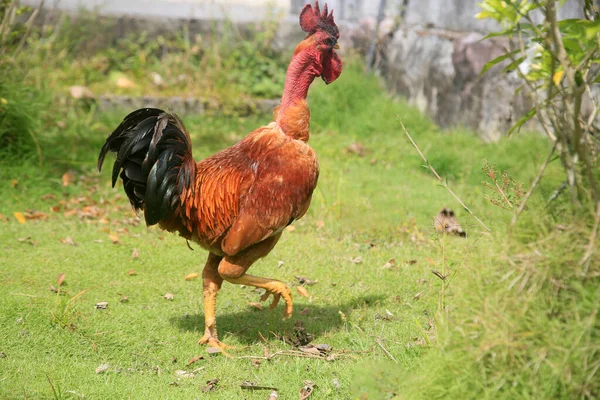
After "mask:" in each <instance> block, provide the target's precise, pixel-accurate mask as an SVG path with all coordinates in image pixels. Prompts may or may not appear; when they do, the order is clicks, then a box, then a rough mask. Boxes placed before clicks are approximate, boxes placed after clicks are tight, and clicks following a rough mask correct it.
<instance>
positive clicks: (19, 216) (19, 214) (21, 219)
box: [13, 211, 27, 224]
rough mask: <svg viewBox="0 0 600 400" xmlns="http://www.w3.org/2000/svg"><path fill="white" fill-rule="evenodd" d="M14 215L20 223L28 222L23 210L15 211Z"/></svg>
mask: <svg viewBox="0 0 600 400" xmlns="http://www.w3.org/2000/svg"><path fill="white" fill-rule="evenodd" d="M13 215H14V216H15V218H16V219H17V221H19V223H20V224H26V223H27V220H26V219H25V216H24V215H23V213H22V212H18V211H15V212H14V213H13Z"/></svg>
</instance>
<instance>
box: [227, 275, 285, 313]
mask: <svg viewBox="0 0 600 400" xmlns="http://www.w3.org/2000/svg"><path fill="white" fill-rule="evenodd" d="M225 280H227V282H231V283H234V284H236V285H250V286H254V287H257V288H261V289H265V290H266V292H265V294H264V295H263V296H262V297H261V298H260V300H261V301H264V300H266V299H267V298H268V297H269V296H270V295H271V294H272V295H273V302H272V303H271V306H270V308H271V309H273V308H275V307H276V306H277V303H279V299H280V298H281V297H283V300H285V309H284V310H283V319H286V318H289V317H291V316H292V311H293V308H294V304H293V302H292V291H291V290H290V288H289V287H287V285H286V284H285V283H283V282H281V281H278V280H276V279H269V278H261V277H258V276H252V275H248V274H244V275H242V276H240V277H238V278H230V277H225Z"/></svg>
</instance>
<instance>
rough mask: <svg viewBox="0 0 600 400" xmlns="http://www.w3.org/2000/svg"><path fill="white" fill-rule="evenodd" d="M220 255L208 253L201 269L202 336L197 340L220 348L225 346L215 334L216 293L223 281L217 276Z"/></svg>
mask: <svg viewBox="0 0 600 400" xmlns="http://www.w3.org/2000/svg"><path fill="white" fill-rule="evenodd" d="M220 261H221V257H218V256H215V255H213V254H209V256H208V260H207V261H206V265H205V267H204V270H203V271H202V286H203V290H202V292H203V294H204V336H202V338H201V339H200V340H199V341H198V343H199V344H207V345H208V346H210V347H217V348H220V349H224V348H227V347H229V346H227V345H225V344H224V343H222V342H221V341H220V340H219V337H218V335H217V320H216V317H215V309H216V306H217V293H218V292H219V289H220V288H221V284H222V283H223V278H221V277H220V276H219V273H218V272H217V269H218V267H219V262H220Z"/></svg>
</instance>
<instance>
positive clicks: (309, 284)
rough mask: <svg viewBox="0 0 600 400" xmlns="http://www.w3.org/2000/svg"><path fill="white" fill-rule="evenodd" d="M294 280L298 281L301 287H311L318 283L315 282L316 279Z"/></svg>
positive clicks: (302, 277) (303, 278)
mask: <svg viewBox="0 0 600 400" xmlns="http://www.w3.org/2000/svg"><path fill="white" fill-rule="evenodd" d="M295 278H296V279H298V282H299V283H300V284H301V285H307V286H312V285H315V284H317V283H319V281H318V280H316V279H315V280H312V279H310V278H307V277H305V276H296V277H295Z"/></svg>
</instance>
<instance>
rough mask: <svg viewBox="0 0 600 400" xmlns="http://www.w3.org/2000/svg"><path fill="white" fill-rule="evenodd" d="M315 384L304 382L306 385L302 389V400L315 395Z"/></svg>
mask: <svg viewBox="0 0 600 400" xmlns="http://www.w3.org/2000/svg"><path fill="white" fill-rule="evenodd" d="M314 388H315V384H314V383H312V382H311V381H304V385H303V386H302V388H301V389H300V400H304V399H308V398H309V397H310V395H311V394H312V393H313V391H314Z"/></svg>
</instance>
